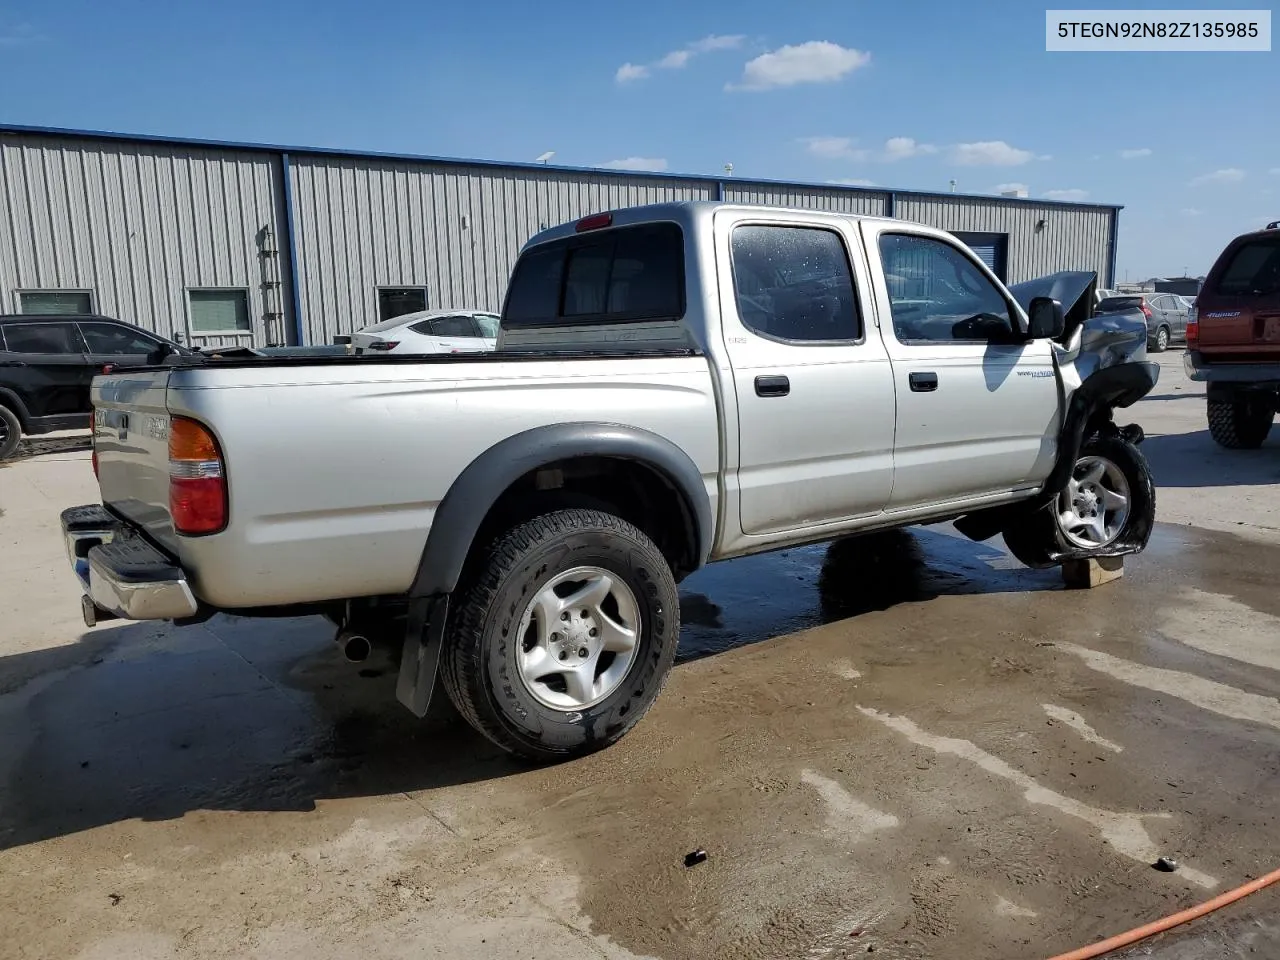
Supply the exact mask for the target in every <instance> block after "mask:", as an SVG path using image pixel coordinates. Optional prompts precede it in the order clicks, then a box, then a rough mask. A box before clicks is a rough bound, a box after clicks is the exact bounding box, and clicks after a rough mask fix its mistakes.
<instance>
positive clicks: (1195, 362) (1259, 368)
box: [1182, 350, 1280, 386]
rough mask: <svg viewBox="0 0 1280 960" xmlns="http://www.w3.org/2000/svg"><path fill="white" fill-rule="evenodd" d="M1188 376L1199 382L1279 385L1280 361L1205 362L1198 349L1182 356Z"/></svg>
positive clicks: (1183, 366) (1183, 365)
mask: <svg viewBox="0 0 1280 960" xmlns="http://www.w3.org/2000/svg"><path fill="white" fill-rule="evenodd" d="M1182 368H1183V369H1184V370H1185V371H1186V374H1187V376H1188V377H1190V378H1191V379H1192V380H1196V381H1198V382H1200V383H1259V384H1262V383H1269V384H1274V385H1276V386H1280V361H1277V362H1275V363H1206V362H1205V360H1204V354H1202V353H1201V352H1200V351H1199V350H1188V351H1187V352H1186V353H1185V354H1183V356H1182Z"/></svg>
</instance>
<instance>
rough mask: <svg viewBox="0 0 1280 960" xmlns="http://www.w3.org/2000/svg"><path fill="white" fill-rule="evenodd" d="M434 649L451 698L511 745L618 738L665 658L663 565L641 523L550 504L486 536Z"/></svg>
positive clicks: (554, 752) (671, 626)
mask: <svg viewBox="0 0 1280 960" xmlns="http://www.w3.org/2000/svg"><path fill="white" fill-rule="evenodd" d="M456 609H457V611H458V613H457V619H456V621H455V623H454V625H453V627H452V629H451V630H450V635H449V637H448V638H447V640H446V643H445V648H444V650H443V651H442V662H441V668H442V669H441V676H442V679H443V682H444V685H445V689H446V690H447V691H448V694H449V697H450V699H451V700H452V701H453V703H454V705H455V706H457V708H458V710H459V712H460V713H461V714H462V715H463V716H464V717H466V719H467V720H468V722H470V723H471V725H472V726H474V727H475V728H476V729H477V730H479V731H480V732H481V733H483V734H484V735H485V736H486V737H488V738H489V739H490V740H492V741H493V742H494V743H496V744H497V745H498V746H500V747H502V748H503V749H505V750H508V751H510V752H511V753H514V754H518V755H520V756H523V757H526V758H529V759H533V760H540V761H546V760H561V759H567V758H569V757H574V756H579V755H582V754H586V753H590V752H592V751H595V750H599V749H601V748H603V747H606V746H608V745H609V744H611V743H614V742H615V741H617V740H618V739H620V738H621V737H622V736H623V735H624V734H625V733H626V732H627V731H628V730H630V729H631V728H632V727H633V726H635V724H636V723H637V722H638V721H639V720H640V718H641V717H642V716H644V714H645V711H647V710H648V709H649V707H650V706H651V705H652V704H653V702H654V700H656V699H657V696H658V693H659V691H660V690H661V689H662V686H663V684H664V683H665V682H666V679H667V674H668V673H669V672H670V670H671V664H672V662H673V660H674V659H675V652H676V643H677V641H678V639H679V634H680V604H679V595H678V593H677V590H676V583H675V579H674V577H673V576H672V575H671V570H670V567H669V566H668V565H667V562H666V560H665V558H664V557H663V555H662V553H661V552H660V551H659V550H658V548H657V547H656V546H655V545H654V543H653V541H652V540H650V539H649V538H648V537H647V536H645V534H644V533H642V532H641V531H640V530H639V529H637V528H636V527H634V526H632V525H631V524H629V523H627V522H626V521H624V520H621V519H620V518H618V517H616V516H613V515H612V514H609V513H605V512H602V511H599V510H583V509H572V510H559V511H556V512H554V513H549V514H545V515H543V516H540V517H536V518H534V519H533V520H530V521H528V522H526V523H523V524H521V525H520V526H518V527H516V528H515V529H513V530H511V531H509V532H508V533H507V534H506V535H505V536H503V537H501V538H500V539H499V540H498V541H497V543H495V544H494V545H493V547H492V548H491V550H490V551H489V555H488V557H487V558H486V560H485V561H484V563H483V566H482V568H481V569H480V570H479V572H478V574H477V575H476V576H475V577H474V579H473V581H472V585H471V586H470V588H469V589H468V590H466V591H464V593H463V594H462V596H461V603H460V604H459V606H458V607H457V608H456Z"/></svg>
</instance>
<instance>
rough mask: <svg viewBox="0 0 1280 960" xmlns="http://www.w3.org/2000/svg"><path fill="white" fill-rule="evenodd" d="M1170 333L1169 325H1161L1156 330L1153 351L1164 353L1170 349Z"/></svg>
mask: <svg viewBox="0 0 1280 960" xmlns="http://www.w3.org/2000/svg"><path fill="white" fill-rule="evenodd" d="M1169 339H1170V333H1169V328H1168V327H1160V328H1159V329H1158V330H1156V338H1155V341H1154V342H1153V343H1152V345H1151V352H1152V353H1164V352H1165V351H1166V350H1168V349H1169Z"/></svg>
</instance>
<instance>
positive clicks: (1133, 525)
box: [1004, 436, 1156, 568]
mask: <svg viewBox="0 0 1280 960" xmlns="http://www.w3.org/2000/svg"><path fill="white" fill-rule="evenodd" d="M1155 496H1156V493H1155V484H1154V482H1153V481H1152V479H1151V468H1150V467H1149V466H1148V465H1147V459H1146V457H1144V456H1143V455H1142V452H1141V451H1140V450H1139V449H1138V448H1137V447H1136V446H1134V445H1133V444H1132V443H1130V442H1129V441H1127V440H1125V439H1124V438H1123V437H1119V436H1099V437H1094V438H1093V439H1091V440H1089V441H1088V442H1087V443H1085V445H1084V446H1083V447H1082V448H1081V450H1080V454H1079V457H1078V458H1077V460H1076V463H1075V466H1074V467H1073V468H1072V471H1071V477H1070V479H1069V480H1068V481H1067V485H1066V487H1065V488H1063V490H1062V491H1061V492H1059V494H1058V495H1057V497H1055V498H1054V500H1053V502H1052V503H1051V504H1050V505H1048V506H1047V507H1045V508H1044V509H1042V510H1038V511H1036V513H1035V514H1033V515H1032V516H1030V517H1028V518H1025V519H1023V520H1022V521H1020V522H1019V523H1017V524H1015V525H1014V526H1013V527H1011V528H1010V529H1008V530H1005V531H1004V540H1005V544H1006V545H1007V546H1008V547H1009V552H1010V553H1012V554H1013V555H1014V557H1016V558H1017V559H1018V560H1019V561H1020V562H1022V563H1023V564H1025V565H1026V566H1028V567H1035V568H1043V567H1049V566H1053V565H1054V564H1055V563H1057V562H1058V560H1059V558H1061V557H1062V556H1064V555H1070V554H1073V553H1074V554H1077V555H1083V556H1089V555H1097V554H1098V553H1101V552H1103V551H1106V550H1107V548H1109V547H1114V546H1115V545H1116V544H1124V543H1129V542H1133V541H1138V540H1141V541H1142V543H1143V544H1145V538H1144V537H1143V536H1142V535H1140V531H1147V532H1149V531H1150V529H1151V524H1152V521H1153V520H1154V518H1155V507H1156V503H1155ZM1138 549H1141V545H1139V547H1138Z"/></svg>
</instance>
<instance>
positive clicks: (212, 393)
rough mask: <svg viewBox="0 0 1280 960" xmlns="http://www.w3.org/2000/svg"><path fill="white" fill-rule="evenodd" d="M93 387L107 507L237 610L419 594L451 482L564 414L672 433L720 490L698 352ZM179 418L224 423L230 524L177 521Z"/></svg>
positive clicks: (202, 361) (434, 361)
mask: <svg viewBox="0 0 1280 960" xmlns="http://www.w3.org/2000/svg"><path fill="white" fill-rule="evenodd" d="M92 399H93V405H94V408H95V427H94V431H95V441H94V442H95V450H96V453H97V459H98V472H99V483H100V486H101V490H102V497H103V502H104V503H105V504H106V505H107V507H108V508H110V509H111V510H112V511H113V512H115V513H116V514H118V515H119V516H122V517H124V518H126V519H128V520H130V521H131V522H133V523H135V524H137V525H138V526H140V527H141V528H142V529H143V531H144V532H145V533H146V535H147V536H148V538H149V539H150V540H152V541H153V542H154V543H155V544H156V545H157V546H159V547H161V548H162V549H163V550H164V551H166V552H167V553H168V554H170V555H171V556H173V557H174V558H176V559H178V560H179V561H180V562H181V563H182V566H183V568H184V569H185V570H187V572H188V574H189V576H190V578H191V582H192V587H193V590H194V592H195V594H196V596H197V597H199V598H200V599H202V600H204V601H205V602H207V603H209V604H211V605H214V606H217V607H222V608H237V607H253V606H258V605H262V604H268V603H270V604H277V605H278V604H281V603H305V602H311V601H319V600H326V599H332V598H333V597H358V596H373V595H381V594H392V593H400V592H402V591H404V590H406V589H407V588H408V586H409V584H410V582H411V580H412V578H413V576H414V574H415V572H416V570H417V566H418V562H419V559H420V557H421V554H422V549H423V546H424V544H425V542H426V537H427V533H428V531H429V529H430V526H431V522H432V518H433V516H434V513H435V510H436V507H437V506H438V505H439V503H440V500H441V499H442V498H443V497H444V495H445V493H446V492H447V491H448V488H449V485H450V484H451V483H452V482H453V481H454V480H455V479H456V478H457V477H458V476H459V474H461V472H462V471H463V470H464V469H465V468H466V467H467V465H468V464H469V463H470V462H471V461H472V460H473V459H474V458H475V457H477V456H478V455H479V454H480V453H481V452H483V451H485V450H487V449H489V448H491V447H492V446H493V445H494V444H496V443H498V442H500V441H502V440H503V439H505V438H507V437H510V436H513V435H515V434H518V433H521V432H523V431H526V430H530V429H533V428H535V427H539V426H543V425H546V424H559V423H565V422H573V421H576V420H581V421H592V422H596V423H601V422H604V423H617V424H619V425H624V426H630V427H637V428H641V429H644V430H648V431H651V432H653V433H656V434H658V435H659V436H662V437H665V438H667V439H669V440H671V441H672V442H673V443H675V444H676V445H677V446H679V447H680V448H681V449H682V450H685V451H687V452H688V453H689V455H690V457H691V458H693V459H694V462H695V464H696V466H697V469H698V470H699V472H700V474H701V475H702V476H703V478H704V482H705V485H706V487H707V492H708V495H709V496H710V497H711V498H712V501H713V502H714V501H715V499H716V497H717V486H718V481H717V478H718V470H719V466H720V461H719V436H718V428H717V424H718V422H719V418H718V416H717V410H716V399H715V396H714V391H713V387H712V379H711V375H710V370H709V367H708V363H707V360H706V358H705V357H703V356H701V355H699V354H697V353H696V352H695V351H692V350H687V349H679V350H671V349H662V350H655V351H648V352H644V353H636V352H635V351H634V350H626V351H623V350H619V351H616V352H614V351H609V350H603V351H592V352H590V353H586V352H576V351H574V352H570V351H557V352H546V351H540V352H536V353H535V352H528V353H520V354H510V355H506V354H501V353H493V354H478V355H477V354H470V355H443V356H429V357H396V356H388V357H365V356H333V357H295V356H274V357H269V358H267V357H253V356H250V357H236V356H227V357H223V358H209V357H206V358H181V359H176V360H175V361H171V362H170V363H167V364H165V365H162V366H156V367H148V368H142V369H132V370H130V371H128V372H121V373H118V374H112V375H107V376H100V377H98V378H96V379H95V380H94V386H93V394H92ZM172 416H183V417H190V418H193V419H196V420H199V421H201V422H202V423H204V424H206V425H207V426H209V427H210V428H212V430H213V431H214V433H215V436H216V438H217V441H218V444H219V446H220V449H221V452H222V457H223V462H224V469H225V474H226V477H227V488H228V497H229V516H230V519H229V523H228V526H227V528H226V529H225V530H224V531H222V532H220V533H217V534H213V535H209V536H199V537H188V536H183V537H179V536H177V535H176V534H175V532H174V529H173V524H172V521H171V519H170V517H169V508H168V476H169V473H168V469H169V468H168V446H167V444H168V440H167V437H168V424H169V418H170V417H172ZM264 428H267V429H264ZM246 557H248V558H251V562H250V563H249V564H246V563H245V562H244V558H246ZM214 570H216V571H217V575H216V577H215V576H212V575H210V573H211V572H212V571H214Z"/></svg>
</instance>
